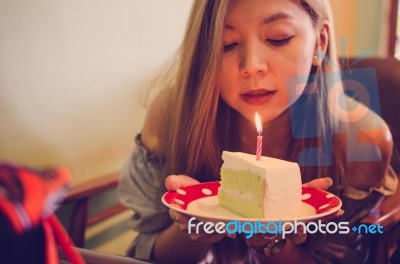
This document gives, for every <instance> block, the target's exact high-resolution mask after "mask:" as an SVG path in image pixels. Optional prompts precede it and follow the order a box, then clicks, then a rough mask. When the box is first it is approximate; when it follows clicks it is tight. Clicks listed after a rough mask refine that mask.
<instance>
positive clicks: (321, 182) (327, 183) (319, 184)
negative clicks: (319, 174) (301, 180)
mask: <svg viewBox="0 0 400 264" xmlns="http://www.w3.org/2000/svg"><path fill="white" fill-rule="evenodd" d="M332 184H333V181H332V179H331V178H330V177H325V178H319V179H315V180H312V181H309V182H307V183H305V184H303V186H304V187H308V188H313V189H322V190H327V189H328V188H329V187H331V186H332Z"/></svg>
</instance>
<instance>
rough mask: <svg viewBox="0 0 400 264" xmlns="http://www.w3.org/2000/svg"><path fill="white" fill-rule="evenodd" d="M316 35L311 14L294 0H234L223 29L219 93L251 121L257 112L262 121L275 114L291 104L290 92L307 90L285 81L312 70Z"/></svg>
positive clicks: (300, 85)
mask: <svg viewBox="0 0 400 264" xmlns="http://www.w3.org/2000/svg"><path fill="white" fill-rule="evenodd" d="M316 38H317V32H316V30H315V28H314V26H313V23H312V20H311V18H310V16H309V15H308V14H307V13H306V12H305V11H304V9H303V8H301V7H300V6H298V5H297V4H295V3H294V2H293V1H292V0H279V1H276V0H234V1H233V3H232V6H231V9H230V11H229V13H228V15H227V18H226V21H225V27H224V33H223V45H224V53H223V56H222V78H221V87H220V88H221V90H220V95H221V98H222V99H223V100H224V101H225V102H226V103H227V104H228V105H229V106H230V107H232V108H233V109H235V110H236V111H237V112H239V113H240V114H241V115H242V116H243V117H245V118H246V119H248V120H249V121H252V122H254V114H255V112H258V113H259V114H260V116H261V118H262V121H263V122H268V121H270V120H273V119H275V118H276V117H277V116H278V115H280V114H281V113H282V112H284V111H285V110H286V109H287V108H288V107H289V106H290V104H291V103H289V99H288V98H289V97H288V94H289V93H295V94H297V98H298V96H299V95H300V94H301V93H302V92H303V91H304V86H305V84H304V83H303V84H301V83H299V85H296V86H295V87H288V86H287V81H288V80H289V78H293V77H296V76H305V75H308V74H309V73H310V70H311V65H312V60H313V56H314V55H315V52H316ZM288 89H290V90H288ZM292 97H293V95H291V96H290V98H292ZM291 101H293V100H291Z"/></svg>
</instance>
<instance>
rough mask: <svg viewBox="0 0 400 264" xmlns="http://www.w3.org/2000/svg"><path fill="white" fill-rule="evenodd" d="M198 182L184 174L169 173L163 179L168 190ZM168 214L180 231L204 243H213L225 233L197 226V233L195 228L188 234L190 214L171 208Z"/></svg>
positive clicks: (193, 222) (194, 222)
mask: <svg viewBox="0 0 400 264" xmlns="http://www.w3.org/2000/svg"><path fill="white" fill-rule="evenodd" d="M197 183H199V182H198V181H197V180H195V179H193V178H191V177H189V176H186V175H170V176H168V177H167V178H166V180H165V186H166V188H167V190H168V191H176V190H178V189H179V188H181V187H184V186H189V185H193V184H197ZM169 215H170V217H171V219H172V220H174V221H175V224H177V225H178V226H179V229H180V230H181V231H184V232H186V233H188V235H189V236H190V238H191V239H192V240H194V241H201V242H205V243H209V244H211V243H215V242H218V241H219V240H221V239H222V238H224V237H225V234H218V233H214V234H207V233H205V232H204V231H203V229H202V228H199V231H200V232H199V233H198V234H196V230H191V232H190V234H189V232H188V222H189V219H190V216H188V215H185V214H182V213H179V212H177V211H175V210H173V209H170V210H169ZM197 222H198V221H192V222H191V224H192V225H193V224H196V223H197Z"/></svg>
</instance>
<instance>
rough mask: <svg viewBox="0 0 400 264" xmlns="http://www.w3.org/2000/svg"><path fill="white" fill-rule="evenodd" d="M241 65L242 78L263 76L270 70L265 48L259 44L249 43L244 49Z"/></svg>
mask: <svg viewBox="0 0 400 264" xmlns="http://www.w3.org/2000/svg"><path fill="white" fill-rule="evenodd" d="M239 64H240V65H239V68H240V73H241V75H242V76H251V75H262V74H265V73H267V70H268V65H267V60H266V56H265V54H264V52H263V48H262V47H261V45H258V44H257V43H249V44H247V45H245V46H244V47H243V50H242V52H241V59H240V63H239Z"/></svg>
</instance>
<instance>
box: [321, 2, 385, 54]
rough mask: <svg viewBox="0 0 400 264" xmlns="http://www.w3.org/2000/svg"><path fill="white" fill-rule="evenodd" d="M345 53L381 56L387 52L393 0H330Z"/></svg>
mask: <svg viewBox="0 0 400 264" xmlns="http://www.w3.org/2000/svg"><path fill="white" fill-rule="evenodd" d="M329 2H330V3H331V6H332V10H333V13H334V17H335V23H334V24H335V27H336V36H337V39H338V42H339V45H338V49H339V54H340V55H341V56H352V57H357V56H364V55H367V56H378V57H382V56H385V55H386V52H387V38H388V33H387V28H388V25H387V23H388V21H387V20H388V19H387V17H388V12H389V10H388V8H389V2H390V1H389V0H383V1H376V0H350V1H345V0H329Z"/></svg>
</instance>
